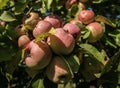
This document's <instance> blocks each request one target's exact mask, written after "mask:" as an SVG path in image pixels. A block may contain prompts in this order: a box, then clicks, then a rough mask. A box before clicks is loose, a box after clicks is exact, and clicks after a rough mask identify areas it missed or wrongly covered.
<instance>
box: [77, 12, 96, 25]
mask: <svg viewBox="0 0 120 88" xmlns="http://www.w3.org/2000/svg"><path fill="white" fill-rule="evenodd" d="M94 16H95V14H94V12H93V11H92V10H82V11H80V13H79V14H78V19H79V20H80V21H81V22H82V23H84V24H89V23H91V22H93V21H94Z"/></svg>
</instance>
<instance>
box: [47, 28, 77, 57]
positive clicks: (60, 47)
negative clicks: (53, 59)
mask: <svg viewBox="0 0 120 88" xmlns="http://www.w3.org/2000/svg"><path fill="white" fill-rule="evenodd" d="M47 42H48V45H49V46H50V47H51V49H52V50H53V52H54V53H56V54H62V55H68V54H70V53H71V52H72V51H73V49H74V46H75V40H74V37H73V36H72V35H71V34H69V33H67V32H65V31H64V29H63V28H56V29H55V33H54V34H50V35H49V37H48V41H47Z"/></svg>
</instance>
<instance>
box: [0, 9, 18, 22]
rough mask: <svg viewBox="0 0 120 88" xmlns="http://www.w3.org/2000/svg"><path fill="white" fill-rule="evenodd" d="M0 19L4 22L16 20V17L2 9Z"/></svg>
mask: <svg viewBox="0 0 120 88" xmlns="http://www.w3.org/2000/svg"><path fill="white" fill-rule="evenodd" d="M0 19H1V20H3V21H5V22H11V21H15V20H16V18H15V17H14V16H13V15H12V13H10V12H9V11H4V12H3V13H2V15H1V16H0Z"/></svg>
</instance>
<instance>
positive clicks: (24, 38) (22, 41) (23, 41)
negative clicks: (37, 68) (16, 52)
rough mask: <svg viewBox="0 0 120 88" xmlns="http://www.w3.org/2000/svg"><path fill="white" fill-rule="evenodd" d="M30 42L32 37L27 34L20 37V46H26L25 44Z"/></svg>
mask: <svg viewBox="0 0 120 88" xmlns="http://www.w3.org/2000/svg"><path fill="white" fill-rule="evenodd" d="M29 42H30V38H29V37H28V36H27V35H21V36H20V37H19V38H18V46H19V47H21V48H25V46H26V45H27V44H28V43H29Z"/></svg>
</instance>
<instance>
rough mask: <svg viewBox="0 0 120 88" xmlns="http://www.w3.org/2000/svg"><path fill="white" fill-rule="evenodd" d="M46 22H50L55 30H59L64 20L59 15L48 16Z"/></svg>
mask: <svg viewBox="0 0 120 88" xmlns="http://www.w3.org/2000/svg"><path fill="white" fill-rule="evenodd" d="M44 20H45V21H48V22H50V23H51V24H52V26H53V27H54V28H59V27H61V26H62V19H61V18H60V17H59V16H58V15H49V16H46V17H45V18H44Z"/></svg>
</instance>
